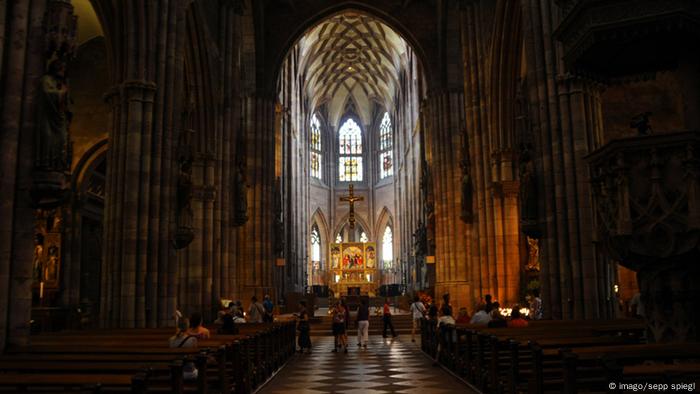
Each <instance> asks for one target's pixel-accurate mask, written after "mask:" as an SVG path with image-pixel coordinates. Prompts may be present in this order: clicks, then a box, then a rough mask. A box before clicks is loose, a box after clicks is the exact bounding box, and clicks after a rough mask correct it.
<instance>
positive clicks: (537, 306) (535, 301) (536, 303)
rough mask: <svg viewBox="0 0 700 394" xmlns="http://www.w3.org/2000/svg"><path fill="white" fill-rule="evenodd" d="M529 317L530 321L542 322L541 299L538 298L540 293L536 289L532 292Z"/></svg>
mask: <svg viewBox="0 0 700 394" xmlns="http://www.w3.org/2000/svg"><path fill="white" fill-rule="evenodd" d="M530 316H532V320H542V317H543V311H542V299H541V298H540V291H539V290H538V289H535V290H533V291H532V301H531V303H530Z"/></svg>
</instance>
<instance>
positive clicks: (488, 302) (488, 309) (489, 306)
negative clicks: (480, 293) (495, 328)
mask: <svg viewBox="0 0 700 394" xmlns="http://www.w3.org/2000/svg"><path fill="white" fill-rule="evenodd" d="M484 301H486V313H491V311H492V310H493V302H491V294H486V295H485V296H484Z"/></svg>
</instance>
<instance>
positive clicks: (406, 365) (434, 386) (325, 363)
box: [259, 335, 473, 394]
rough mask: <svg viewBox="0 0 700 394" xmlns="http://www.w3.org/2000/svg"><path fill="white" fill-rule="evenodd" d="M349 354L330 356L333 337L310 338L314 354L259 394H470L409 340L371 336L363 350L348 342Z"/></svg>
mask: <svg viewBox="0 0 700 394" xmlns="http://www.w3.org/2000/svg"><path fill="white" fill-rule="evenodd" d="M348 339H349V344H350V346H349V347H348V351H349V353H348V354H344V353H342V352H339V353H332V352H331V350H332V349H333V338H332V337H313V338H311V341H312V345H313V352H312V353H311V354H298V355H297V356H296V357H295V358H294V359H292V360H291V361H290V362H289V363H288V364H287V365H286V366H285V367H284V369H282V370H281V371H280V372H279V373H278V374H277V376H275V377H274V378H273V379H272V381H270V382H269V383H268V384H267V385H266V386H264V387H263V388H262V389H261V390H260V391H259V393H261V394H277V393H280V394H282V393H283V394H290V393H295V394H296V393H299V394H302V393H309V394H316V393H319V394H320V393H362V394H373V393H419V394H443V393H444V394H446V393H473V391H471V390H470V389H469V387H467V386H466V385H464V384H463V383H462V382H460V381H459V380H457V379H455V378H454V377H453V376H452V375H450V374H448V373H447V372H445V371H443V370H442V369H441V368H439V367H433V366H432V362H431V361H430V360H429V359H428V358H427V357H425V356H424V355H423V354H421V351H420V348H419V347H418V345H417V344H415V343H412V342H411V341H410V338H401V337H399V338H397V339H394V340H392V339H389V338H388V339H384V338H382V337H381V336H371V337H370V343H369V345H368V346H367V349H360V348H358V347H357V339H356V337H354V336H352V335H350V336H349V338H348Z"/></svg>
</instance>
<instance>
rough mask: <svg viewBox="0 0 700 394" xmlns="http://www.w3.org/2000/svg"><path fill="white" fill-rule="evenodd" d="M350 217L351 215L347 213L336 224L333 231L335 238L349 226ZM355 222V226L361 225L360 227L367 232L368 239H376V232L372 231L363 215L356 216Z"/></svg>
mask: <svg viewBox="0 0 700 394" xmlns="http://www.w3.org/2000/svg"><path fill="white" fill-rule="evenodd" d="M349 216H350V215H349V214H348V213H346V214H344V215H343V216H341V217H340V219H339V220H338V221H337V222H336V225H335V228H334V229H333V236H334V237H335V235H337V234H338V233H339V232H341V231H342V230H343V228H345V226H346V225H348V218H349ZM355 221H356V224H355V226H358V225H359V226H360V227H362V229H363V230H365V232H366V233H367V238H369V239H374V231H372V227H370V226H369V225H368V222H367V220H366V219H365V218H364V217H363V216H362V215H358V214H355Z"/></svg>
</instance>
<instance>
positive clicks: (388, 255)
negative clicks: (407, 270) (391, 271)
mask: <svg viewBox="0 0 700 394" xmlns="http://www.w3.org/2000/svg"><path fill="white" fill-rule="evenodd" d="M393 238H394V237H393V234H392V233H391V227H389V226H386V229H385V230H384V235H383V236H382V263H383V266H384V268H391V266H392V262H393V261H394V239H393Z"/></svg>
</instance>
